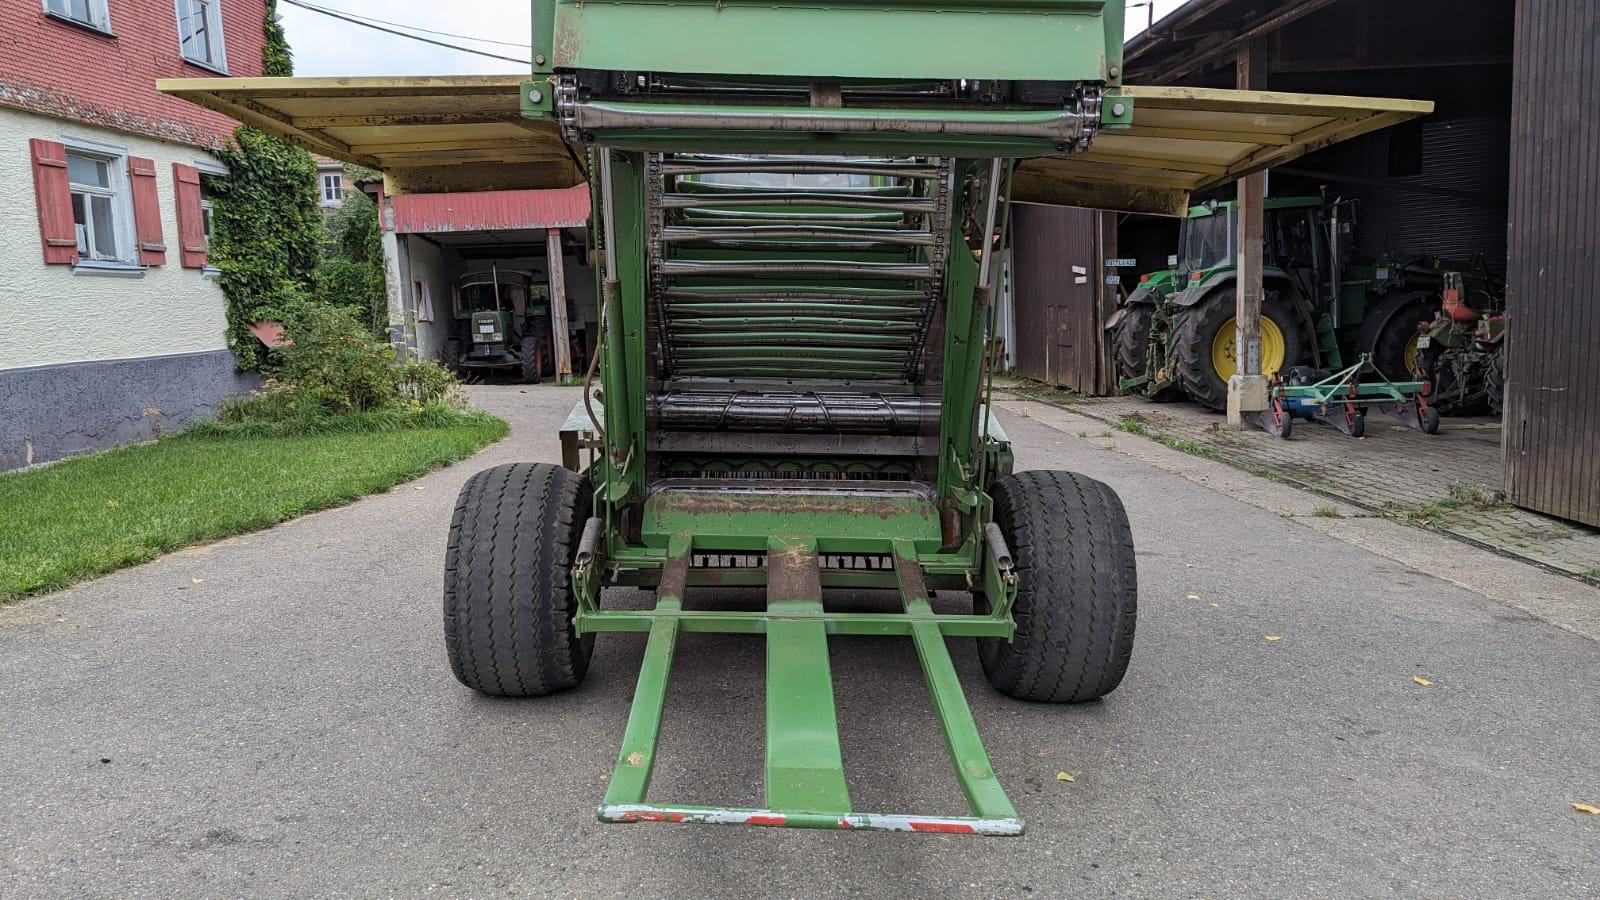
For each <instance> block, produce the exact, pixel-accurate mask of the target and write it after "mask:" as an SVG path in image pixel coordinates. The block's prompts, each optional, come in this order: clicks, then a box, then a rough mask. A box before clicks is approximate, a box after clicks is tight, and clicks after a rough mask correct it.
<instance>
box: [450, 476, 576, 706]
mask: <svg viewBox="0 0 1600 900" xmlns="http://www.w3.org/2000/svg"><path fill="white" fill-rule="evenodd" d="M591 491H592V489H591V487H590V485H589V480H588V479H587V478H584V477H582V476H580V475H578V474H576V473H574V472H572V471H570V470H568V469H563V468H561V467H560V466H552V465H548V464H545V463H512V464H509V465H503V466H495V467H494V468H492V469H485V470H484V471H482V472H479V473H478V474H476V475H474V476H472V478H471V479H469V480H468V481H467V483H466V485H465V486H463V487H462V488H461V495H460V497H459V498H458V499H457V500H456V510H455V515H454V516H453V517H451V520H450V542H449V549H448V550H446V552H445V563H444V643H445V650H446V652H447V653H448V655H449V658H450V669H451V671H453V672H454V673H455V676H456V679H457V680H459V681H460V682H461V683H462V684H464V685H466V686H467V687H469V688H472V689H473V690H475V691H478V692H479V693H482V694H489V695H491V696H495V697H539V696H543V695H545V694H553V693H555V692H557V691H564V690H567V689H568V688H572V687H576V686H577V685H578V683H579V682H581V681H583V676H584V674H585V673H587V672H588V670H589V657H590V655H591V653H592V652H593V650H594V635H593V634H587V635H584V636H583V637H581V638H580V637H578V636H577V635H576V634H574V633H573V628H572V617H573V614H574V613H575V612H576V611H577V605H578V601H577V598H576V597H575V596H574V595H573V592H572V582H571V579H570V577H569V573H570V571H571V568H572V557H573V554H574V553H576V551H577V548H578V540H579V538H580V537H581V535H582V532H583V524H584V522H585V520H587V518H588V516H589V503H590V497H591Z"/></svg>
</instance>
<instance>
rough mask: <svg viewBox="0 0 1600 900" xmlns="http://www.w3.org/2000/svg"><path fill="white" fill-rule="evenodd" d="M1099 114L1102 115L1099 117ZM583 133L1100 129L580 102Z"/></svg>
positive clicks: (1056, 132) (945, 114) (1012, 112)
mask: <svg viewBox="0 0 1600 900" xmlns="http://www.w3.org/2000/svg"><path fill="white" fill-rule="evenodd" d="M1096 111H1097V112H1098V110H1096ZM572 112H573V113H574V115H575V120H576V124H577V127H578V129H579V130H580V131H584V132H589V131H606V130H627V131H637V130H656V129H664V128H672V129H682V130H690V131H710V132H717V131H769V132H783V133H786V134H795V133H798V134H813V133H816V134H875V135H876V134H908V135H912V134H914V135H951V136H963V137H1004V138H1033V139H1038V140H1045V141H1054V142H1058V143H1072V142H1076V141H1078V140H1079V139H1081V138H1083V137H1085V136H1087V135H1092V134H1093V133H1094V130H1095V128H1096V127H1098V126H1099V124H1100V122H1099V119H1098V116H1092V115H1089V114H1088V113H1086V112H1085V111H1083V110H1081V109H1079V108H1076V107H1074V108H1066V109H1051V110H1032V109H999V110H996V109H940V110H922V109H902V108H887V109H845V108H816V107H804V106H799V107H790V106H724V105H705V106H697V105H688V104H672V103H622V102H607V101H582V102H578V103H576V104H574V105H573V108H572Z"/></svg>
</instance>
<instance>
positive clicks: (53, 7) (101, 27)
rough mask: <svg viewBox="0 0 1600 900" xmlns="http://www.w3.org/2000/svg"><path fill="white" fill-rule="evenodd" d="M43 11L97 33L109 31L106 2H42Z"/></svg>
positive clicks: (109, 22) (91, 0)
mask: <svg viewBox="0 0 1600 900" xmlns="http://www.w3.org/2000/svg"><path fill="white" fill-rule="evenodd" d="M44 11H45V12H47V13H49V14H50V15H52V16H56V17H58V18H62V19H67V20H68V21H72V22H77V23H78V24H80V25H87V26H89V27H90V28H93V29H96V30H98V31H110V30H111V16H110V14H109V13H108V12H107V11H106V0H44Z"/></svg>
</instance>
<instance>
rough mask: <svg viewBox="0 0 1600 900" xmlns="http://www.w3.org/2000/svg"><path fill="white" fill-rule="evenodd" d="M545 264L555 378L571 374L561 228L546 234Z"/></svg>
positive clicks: (569, 336) (558, 379) (570, 345)
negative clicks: (553, 347) (548, 290)
mask: <svg viewBox="0 0 1600 900" xmlns="http://www.w3.org/2000/svg"><path fill="white" fill-rule="evenodd" d="M545 241H546V242H545V268H547V269H548V270H549V272H550V343H551V344H552V345H554V346H555V350H556V381H558V382H561V381H567V380H569V379H570V378H572V334H571V332H570V331H569V330H568V328H567V273H566V269H565V268H564V267H563V265H562V257H561V229H559V228H551V229H550V230H549V231H548V232H546V236H545Z"/></svg>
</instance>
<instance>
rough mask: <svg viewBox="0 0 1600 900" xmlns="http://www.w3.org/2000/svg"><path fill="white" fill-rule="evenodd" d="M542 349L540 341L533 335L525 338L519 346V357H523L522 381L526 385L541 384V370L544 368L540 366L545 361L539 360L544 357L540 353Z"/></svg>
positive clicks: (521, 359) (521, 360)
mask: <svg viewBox="0 0 1600 900" xmlns="http://www.w3.org/2000/svg"><path fill="white" fill-rule="evenodd" d="M541 349H542V348H541V347H540V346H539V339H538V338H537V337H534V336H533V335H531V334H530V335H528V336H526V337H524V338H523V339H522V343H520V344H518V345H517V351H518V355H519V356H520V357H521V358H520V362H521V364H522V381H523V383H524V384H538V383H539V370H540V369H541V368H543V366H541V365H540V363H541V362H543V360H541V359H540V358H539V357H540V356H542V355H543V354H541V353H540V352H539V351H540V350H541Z"/></svg>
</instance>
